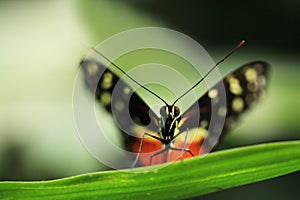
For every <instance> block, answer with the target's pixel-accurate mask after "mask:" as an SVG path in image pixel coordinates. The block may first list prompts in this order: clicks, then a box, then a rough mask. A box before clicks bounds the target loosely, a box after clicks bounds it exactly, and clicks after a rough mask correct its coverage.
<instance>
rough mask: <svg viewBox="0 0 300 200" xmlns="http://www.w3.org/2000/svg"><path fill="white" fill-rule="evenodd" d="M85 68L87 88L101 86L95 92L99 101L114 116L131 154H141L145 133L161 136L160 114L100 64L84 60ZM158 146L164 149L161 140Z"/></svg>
mask: <svg viewBox="0 0 300 200" xmlns="http://www.w3.org/2000/svg"><path fill="white" fill-rule="evenodd" d="M81 69H82V71H83V74H84V82H85V86H86V87H87V89H89V90H93V88H95V86H96V85H97V89H96V92H95V91H91V92H95V98H96V100H97V101H99V102H100V103H101V104H102V105H104V107H105V109H106V110H107V111H108V112H110V113H113V117H114V120H115V122H116V124H117V125H118V127H119V128H120V130H121V132H122V133H123V134H122V135H123V139H124V144H125V147H126V148H127V149H128V150H129V151H131V152H137V151H138V148H139V138H141V137H142V135H143V134H144V132H149V133H150V132H151V133H153V134H157V132H158V117H157V116H156V114H155V113H154V112H152V110H151V109H150V108H149V106H147V104H146V103H145V102H144V101H143V100H142V99H141V98H140V97H139V96H138V95H137V94H136V93H135V92H134V91H133V90H132V89H131V87H130V86H128V84H126V83H125V82H124V81H123V80H122V79H120V78H119V77H118V76H117V75H116V74H115V73H114V72H112V71H111V70H110V69H108V68H107V67H105V66H104V65H102V64H101V63H99V62H98V61H96V60H87V59H86V60H84V61H82V63H81ZM146 142H147V141H146ZM155 145H156V146H157V148H159V147H160V148H161V144H160V142H159V141H156V143H155ZM145 146H148V145H145ZM150 146H152V147H153V145H150ZM157 148H156V149H157ZM149 151H150V150H149Z"/></svg>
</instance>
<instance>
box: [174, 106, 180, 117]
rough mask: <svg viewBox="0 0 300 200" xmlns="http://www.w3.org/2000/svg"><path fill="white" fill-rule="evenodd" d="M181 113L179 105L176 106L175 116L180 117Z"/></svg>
mask: <svg viewBox="0 0 300 200" xmlns="http://www.w3.org/2000/svg"><path fill="white" fill-rule="evenodd" d="M179 114H180V109H179V108H178V107H177V106H174V117H178V116H179Z"/></svg>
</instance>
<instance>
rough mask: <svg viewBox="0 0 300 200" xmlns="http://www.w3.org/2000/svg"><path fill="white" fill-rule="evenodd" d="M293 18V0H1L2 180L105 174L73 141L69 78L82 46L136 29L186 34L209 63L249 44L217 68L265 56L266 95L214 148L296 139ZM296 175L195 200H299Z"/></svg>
mask: <svg viewBox="0 0 300 200" xmlns="http://www.w3.org/2000/svg"><path fill="white" fill-rule="evenodd" d="M299 15H300V2H299V1H294V0H286V1H279V0H273V1H258V0H254V1H237V0H232V1H223V2H222V1H216V0H212V1H206V2H204V1H178V0H175V1H174V0H173V1H158V0H152V1H141V0H140V1H139V0H126V1H124V0H114V1H105V0H102V1H95V0H94V1H93V0H89V1H83V0H82V1H79V0H77V1H71V0H69V1H68V0H65V1H58V0H52V1H33V0H32V1H30V0H29V1H0V25H1V30H0V49H1V53H0V87H1V92H0V180H48V179H54V178H60V177H67V176H70V175H76V174H81V173H87V172H93V171H99V170H103V169H105V167H103V166H102V165H101V164H100V163H99V162H98V161H96V160H95V159H94V158H93V157H92V156H91V155H90V154H89V153H88V152H87V151H86V150H85V149H84V147H83V146H82V145H81V143H80V140H79V138H78V136H77V133H76V130H75V127H74V122H73V113H72V90H73V82H74V80H75V76H76V72H77V69H78V65H79V63H80V61H81V59H82V58H83V57H84V56H85V55H86V54H87V53H88V52H89V49H88V48H89V47H91V46H95V45H97V44H98V43H100V42H101V41H103V40H104V39H106V38H108V37H110V36H111V35H113V34H116V33H118V32H120V31H124V30H127V29H130V28H136V27H144V26H160V27H166V28H171V29H175V30H177V31H180V32H183V33H185V34H187V35H189V36H191V37H192V38H194V39H195V40H197V41H198V42H199V43H200V44H202V45H203V46H204V47H205V48H206V50H207V51H208V52H209V53H210V55H211V56H212V57H213V59H214V60H215V61H216V60H218V59H220V58H221V57H222V56H223V55H224V54H225V53H227V52H228V50H229V49H230V48H232V47H233V46H234V45H235V44H236V43H237V42H239V41H240V40H241V39H246V41H247V44H246V46H245V47H243V48H242V49H240V50H239V52H237V53H236V54H235V55H233V56H232V57H231V58H230V59H229V60H228V61H226V63H224V64H223V67H224V68H226V66H228V67H232V66H234V67H236V66H239V65H241V64H244V63H246V62H248V61H253V60H265V61H267V62H269V63H270V64H271V65H272V71H271V79H270V83H269V90H268V93H267V95H266V98H265V99H264V100H263V101H261V102H260V103H259V105H257V106H256V107H255V109H253V110H252V111H251V112H249V113H248V114H247V115H246V116H245V117H243V119H242V120H241V123H239V125H238V127H237V128H236V129H235V130H234V131H233V132H232V133H231V134H230V135H228V137H227V138H226V139H225V141H224V142H223V145H222V147H221V148H231V147H235V146H243V145H248V144H257V143H263V142H270V141H281V140H292V139H300V126H299V119H300V108H299V106H298V104H299V100H300V93H299V83H300V82H299V77H298V76H299V74H300V68H299V64H300V57H299V56H300V55H299V52H300V51H299V50H300V48H299V45H300V38H299V36H300V23H299V22H300V16H299ZM299 156H300V155H299ZM199 167H200V166H199ZM299 178H300V173H294V174H291V175H288V176H285V177H281V178H276V179H274V180H270V181H265V182H262V183H257V184H251V185H249V186H243V187H239V188H235V189H231V190H226V191H223V192H219V193H216V194H211V195H207V196H205V197H202V198H201V199H221V198H222V199H224V198H225V199H228V198H230V199H241V198H242V199H250V198H251V199H253V198H256V199H282V198H286V197H287V196H291V195H293V198H295V199H297V197H298V198H299V197H300V192H299V190H298V189H297V185H299V184H300V179H299ZM179 189H180V188H179ZM288 198H289V199H292V198H291V197H288Z"/></svg>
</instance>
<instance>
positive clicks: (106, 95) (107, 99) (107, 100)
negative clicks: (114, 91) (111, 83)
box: [100, 92, 111, 105]
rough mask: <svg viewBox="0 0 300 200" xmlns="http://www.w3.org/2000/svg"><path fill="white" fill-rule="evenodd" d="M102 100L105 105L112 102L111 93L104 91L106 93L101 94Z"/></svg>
mask: <svg viewBox="0 0 300 200" xmlns="http://www.w3.org/2000/svg"><path fill="white" fill-rule="evenodd" d="M100 100H101V102H102V103H103V104H104V105H108V104H110V101H111V94H110V93H109V92H104V93H103V94H102V95H101V97H100Z"/></svg>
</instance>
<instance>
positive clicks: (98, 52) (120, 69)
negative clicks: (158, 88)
mask: <svg viewBox="0 0 300 200" xmlns="http://www.w3.org/2000/svg"><path fill="white" fill-rule="evenodd" d="M92 50H93V51H95V52H96V53H97V54H99V55H100V56H101V57H102V58H104V59H105V60H107V61H108V62H109V63H110V64H112V65H113V66H114V67H115V68H117V69H118V70H119V71H121V72H122V73H123V74H124V75H125V76H127V77H128V78H129V79H131V80H132V81H133V82H134V83H136V84H137V85H139V86H141V87H142V88H143V89H145V90H146V91H148V92H149V93H151V94H153V95H154V96H156V97H157V98H158V99H160V100H161V101H162V102H164V104H166V105H168V104H167V102H166V101H165V100H163V99H162V98H161V97H160V96H158V95H157V94H155V93H154V92H152V91H151V90H149V89H148V88H146V87H145V86H143V85H142V84H140V83H139V82H137V81H136V80H135V79H134V78H132V77H131V76H129V75H128V74H127V73H126V72H125V71H124V70H123V69H122V68H121V67H119V66H118V65H117V64H115V63H114V62H112V61H111V60H110V59H109V58H107V57H106V56H105V55H103V54H102V53H101V52H100V51H98V50H97V49H95V48H94V47H92Z"/></svg>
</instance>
